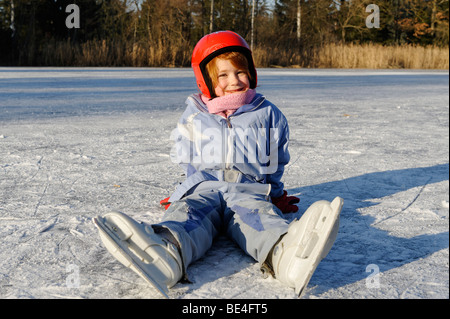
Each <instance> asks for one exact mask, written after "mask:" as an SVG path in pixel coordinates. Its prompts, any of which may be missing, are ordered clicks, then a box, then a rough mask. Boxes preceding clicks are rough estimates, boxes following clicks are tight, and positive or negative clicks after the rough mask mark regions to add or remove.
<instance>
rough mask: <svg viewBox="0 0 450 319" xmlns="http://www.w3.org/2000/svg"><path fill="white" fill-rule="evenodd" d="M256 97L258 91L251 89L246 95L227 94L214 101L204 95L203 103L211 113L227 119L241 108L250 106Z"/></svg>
mask: <svg viewBox="0 0 450 319" xmlns="http://www.w3.org/2000/svg"><path fill="white" fill-rule="evenodd" d="M255 95H256V91H255V90H252V89H249V90H247V91H246V92H244V93H233V94H227V95H224V96H221V97H216V98H214V99H212V100H210V99H208V98H207V97H205V96H204V95H202V101H203V103H205V104H206V106H207V107H208V111H209V113H212V114H218V115H220V116H223V117H225V118H227V117H228V116H230V115H231V114H233V113H234V112H236V110H237V109H238V108H240V107H241V106H243V105H246V104H249V103H250V102H251V101H252V100H253V98H254V97H255Z"/></svg>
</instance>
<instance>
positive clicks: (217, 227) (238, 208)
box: [157, 181, 289, 272]
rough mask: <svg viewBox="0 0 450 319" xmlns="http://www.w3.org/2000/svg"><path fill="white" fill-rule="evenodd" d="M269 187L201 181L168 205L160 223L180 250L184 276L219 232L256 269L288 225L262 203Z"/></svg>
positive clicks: (264, 185)
mask: <svg viewBox="0 0 450 319" xmlns="http://www.w3.org/2000/svg"><path fill="white" fill-rule="evenodd" d="M269 191H270V185H266V184H257V183H252V184H243V183H228V182H223V181H206V182H203V183H201V184H199V185H198V186H197V187H196V188H195V189H194V190H193V191H191V192H190V193H189V194H187V195H186V196H184V197H183V198H182V199H180V200H178V201H176V202H174V203H172V204H171V205H170V207H169V209H168V210H167V211H166V214H165V216H164V218H163V220H162V222H161V223H159V224H157V226H161V227H164V228H167V229H169V231H170V232H171V233H172V235H173V236H174V237H175V238H176V239H177V241H178V243H179V244H180V250H181V255H182V256H181V257H182V259H183V263H184V268H185V269H184V271H185V272H186V269H187V267H188V266H189V265H190V264H191V263H193V262H194V261H196V260H197V259H199V258H201V257H202V256H203V255H204V254H205V252H206V251H207V250H208V249H209V248H210V247H211V245H212V243H213V240H214V238H215V237H216V236H217V235H218V234H219V233H220V232H221V231H223V232H224V233H225V234H226V235H227V236H228V237H229V238H231V239H232V240H234V241H235V242H236V243H237V244H238V245H239V246H240V247H241V248H242V249H243V250H244V251H245V252H246V253H247V254H248V255H250V256H251V257H253V258H254V259H255V260H256V261H258V262H259V263H260V264H261V265H262V264H263V263H264V262H265V261H266V259H267V257H268V254H269V252H270V250H271V249H272V247H273V246H274V245H275V244H276V243H277V242H278V240H279V239H280V237H281V236H282V235H283V234H285V233H287V231H288V227H289V222H288V221H287V220H285V219H284V218H283V217H282V213H281V212H280V210H279V209H278V208H277V207H275V206H274V205H273V204H272V203H270V202H269V201H267V200H266V196H267V194H268V193H269Z"/></svg>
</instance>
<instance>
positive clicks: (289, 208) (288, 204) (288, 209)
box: [272, 191, 300, 214]
mask: <svg viewBox="0 0 450 319" xmlns="http://www.w3.org/2000/svg"><path fill="white" fill-rule="evenodd" d="M299 202H300V198H298V197H295V196H287V191H283V195H282V196H280V197H272V204H274V205H275V206H277V207H278V208H279V209H280V210H281V212H283V214H286V213H296V212H297V211H298V207H297V206H296V205H294V204H297V203H299Z"/></svg>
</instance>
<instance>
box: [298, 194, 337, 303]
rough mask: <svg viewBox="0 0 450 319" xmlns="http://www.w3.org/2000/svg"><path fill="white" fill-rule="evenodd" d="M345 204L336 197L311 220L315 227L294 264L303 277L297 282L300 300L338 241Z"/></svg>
mask: <svg viewBox="0 0 450 319" xmlns="http://www.w3.org/2000/svg"><path fill="white" fill-rule="evenodd" d="M343 204H344V201H343V199H342V198H340V197H336V198H335V199H334V200H333V201H332V202H331V203H329V202H326V203H324V202H321V204H319V205H323V206H322V208H321V209H320V210H319V211H317V212H316V213H315V214H314V215H315V217H316V218H311V219H310V222H311V221H312V222H313V224H315V225H314V227H313V229H312V230H311V232H310V233H309V235H308V237H309V238H308V240H307V243H306V245H305V246H304V247H303V251H301V252H297V254H298V255H299V257H298V258H296V260H295V261H294V263H293V268H294V269H301V275H300V276H298V277H297V278H296V280H295V293H296V294H297V296H298V297H299V298H301V297H302V296H303V294H304V292H305V288H306V286H307V285H308V283H309V281H310V279H311V277H312V275H313V274H314V271H315V270H316V268H317V266H318V265H319V263H320V262H321V261H322V259H323V258H325V257H326V256H327V255H328V253H329V251H330V250H331V247H332V246H333V244H334V242H335V240H336V237H337V233H338V228H339V214H340V212H341V210H342V206H343ZM305 214H306V213H305ZM297 254H296V256H297Z"/></svg>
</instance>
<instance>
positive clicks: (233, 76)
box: [215, 59, 250, 97]
mask: <svg viewBox="0 0 450 319" xmlns="http://www.w3.org/2000/svg"><path fill="white" fill-rule="evenodd" d="M216 67H217V71H218V73H217V74H218V83H217V86H216V87H215V92H216V95H217V96H219V97H220V96H224V95H228V94H233V93H238V92H245V91H247V90H248V89H249V88H250V80H249V78H248V75H247V73H246V72H245V71H244V70H240V69H238V68H236V67H235V66H234V65H233V64H232V63H231V61H230V60H224V59H217V61H216Z"/></svg>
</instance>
